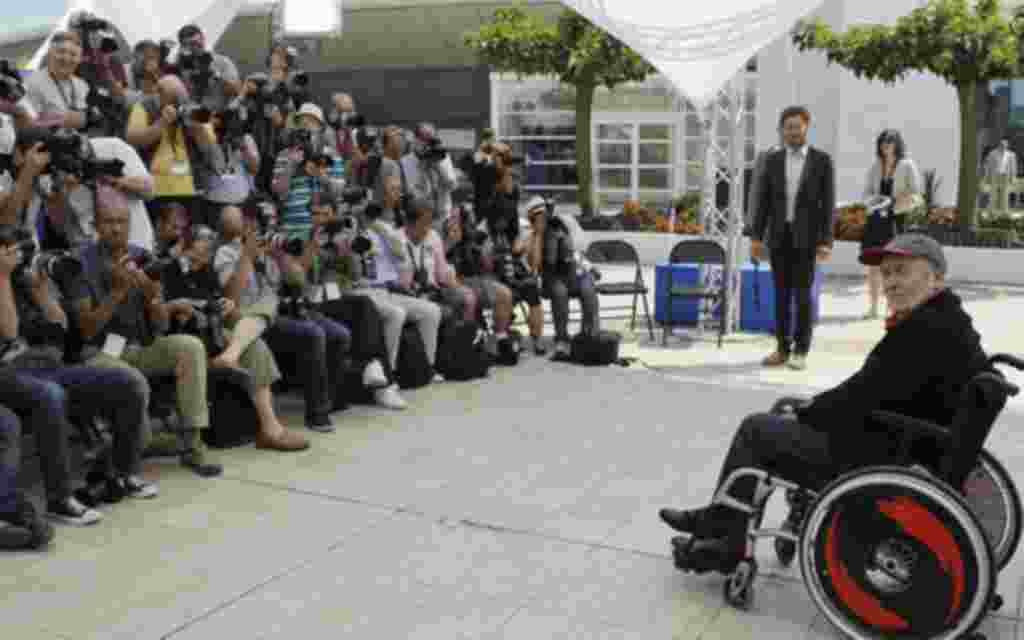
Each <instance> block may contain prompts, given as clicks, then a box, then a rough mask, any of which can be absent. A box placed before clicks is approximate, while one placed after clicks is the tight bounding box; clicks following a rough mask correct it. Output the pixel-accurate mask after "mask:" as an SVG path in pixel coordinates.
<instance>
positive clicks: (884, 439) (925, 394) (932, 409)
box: [797, 289, 988, 468]
mask: <svg viewBox="0 0 1024 640" xmlns="http://www.w3.org/2000/svg"><path fill="white" fill-rule="evenodd" d="M987 368H988V360H987V356H986V355H985V351H984V350H983V349H982V347H981V336H979V335H978V332H977V331H975V330H974V326H973V325H972V323H971V317H970V316H969V315H967V312H966V311H964V309H963V306H962V304H961V301H960V298H959V297H958V296H957V295H956V294H955V293H953V292H951V291H949V290H948V289H947V290H945V291H942V292H940V293H939V294H937V295H936V296H935V297H933V298H932V299H931V300H929V301H927V302H925V303H924V304H922V305H921V306H920V307H918V308H917V309H915V310H914V311H913V312H911V314H910V315H909V316H907V317H906V318H904V319H903V320H902V321H900V322H899V323H898V324H896V325H895V326H893V327H891V328H890V329H889V330H888V331H887V332H886V334H885V337H883V338H882V340H881V342H879V343H878V344H877V345H876V346H875V348H874V349H872V350H871V353H870V354H868V358H867V361H866V362H865V363H864V366H863V367H861V369H860V370H859V371H858V372H857V373H855V374H853V376H851V377H850V378H849V379H847V380H846V381H845V382H843V383H842V384H840V385H839V386H838V387H835V388H834V389H831V390H829V391H826V392H824V393H821V394H819V395H817V396H815V397H814V399H813V401H812V402H811V404H810V405H809V406H808V407H805V408H803V409H799V410H798V411H797V417H798V418H799V420H800V421H801V422H803V423H805V424H807V425H810V426H811V427H814V428H815V429H818V430H819V431H824V432H827V433H828V434H829V436H830V441H831V449H832V452H833V457H834V459H835V462H837V463H838V464H839V465H840V467H844V468H850V467H853V466H860V465H866V464H883V463H887V462H895V461H897V459H896V458H895V457H893V456H896V455H898V449H899V440H898V439H897V438H896V437H894V436H893V435H892V434H891V432H890V431H889V430H888V429H886V428H885V427H883V426H881V425H878V424H874V423H872V422H871V421H870V420H869V419H868V416H869V415H870V413H871V412H872V411H874V410H884V411H892V412H895V413H901V414H904V415H908V416H911V417H915V418H920V419H922V420H928V421H931V422H935V423H938V424H942V425H949V424H951V423H952V421H953V415H954V413H955V412H956V410H957V409H958V407H959V404H960V401H961V400H960V394H961V392H962V391H963V388H964V386H965V385H966V383H967V381H968V380H970V378H971V377H973V376H974V375H975V374H976V373H978V372H980V371H982V370H985V369H987Z"/></svg>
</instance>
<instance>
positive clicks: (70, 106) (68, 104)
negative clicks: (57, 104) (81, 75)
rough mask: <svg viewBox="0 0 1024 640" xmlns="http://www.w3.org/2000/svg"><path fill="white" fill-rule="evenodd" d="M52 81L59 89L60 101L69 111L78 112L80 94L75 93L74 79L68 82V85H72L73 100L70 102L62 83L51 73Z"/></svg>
mask: <svg viewBox="0 0 1024 640" xmlns="http://www.w3.org/2000/svg"><path fill="white" fill-rule="evenodd" d="M50 80H53V84H54V86H55V87H57V92H58V93H60V99H61V100H63V101H64V108H65V109H66V110H68V111H74V110H76V105H77V104H78V93H77V92H76V91H75V79H74V77H73V76H72V77H71V78H70V79H69V80H68V84H69V85H71V100H68V95H67V94H66V93H65V92H64V87H63V86H62V85H61V83H60V81H59V80H57V78H56V77H54V75H53V73H52V72H51V73H50Z"/></svg>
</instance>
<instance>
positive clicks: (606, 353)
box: [569, 331, 622, 366]
mask: <svg viewBox="0 0 1024 640" xmlns="http://www.w3.org/2000/svg"><path fill="white" fill-rule="evenodd" d="M621 341H622V335H621V334H619V333H617V332H615V331H598V332H597V333H596V334H594V335H590V334H584V333H578V334H576V335H575V336H573V339H572V343H571V344H570V348H569V360H570V361H572V362H575V363H577V364H582V365H585V366H605V365H609V364H615V363H617V362H619V342H621Z"/></svg>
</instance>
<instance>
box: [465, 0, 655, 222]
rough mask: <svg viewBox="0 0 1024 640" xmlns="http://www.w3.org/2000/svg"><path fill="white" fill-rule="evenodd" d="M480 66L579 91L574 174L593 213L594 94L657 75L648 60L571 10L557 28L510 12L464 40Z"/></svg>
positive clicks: (586, 208) (532, 16) (583, 202)
mask: <svg viewBox="0 0 1024 640" xmlns="http://www.w3.org/2000/svg"><path fill="white" fill-rule="evenodd" d="M465 42H466V45H467V46H469V47H471V48H473V49H474V50H476V51H477V53H478V55H479V56H480V60H481V62H483V63H484V64H488V65H490V66H491V67H493V68H494V69H496V70H498V71H502V72H512V73H516V74H518V75H519V76H520V77H523V76H529V75H556V76H558V78H559V79H560V80H561V81H562V82H563V83H565V84H569V85H573V86H574V87H575V88H576V91H575V94H576V105H575V106H576V168H577V173H578V175H579V203H580V206H581V208H582V210H583V212H584V215H589V214H591V213H592V212H593V210H594V202H593V188H592V174H593V171H592V166H593V165H592V162H591V149H590V148H591V114H592V111H593V105H594V92H595V90H596V89H597V87H599V86H601V85H604V86H606V87H608V88H609V89H613V88H614V87H615V86H617V85H620V84H622V83H625V82H641V81H643V80H644V79H645V78H647V76H648V75H650V74H651V73H654V72H655V69H654V67H652V66H651V65H650V64H649V63H648V62H647V61H646V60H644V59H643V58H641V57H640V56H639V55H638V54H637V53H636V52H634V51H633V50H632V49H630V48H629V47H627V46H626V45H624V44H622V42H620V41H619V40H617V39H616V38H614V37H613V36H611V35H609V34H608V33H607V32H605V31H603V30H602V29H600V28H598V27H596V26H594V25H593V24H591V23H590V22H589V21H588V20H587V19H586V18H584V17H583V16H581V15H579V14H578V13H576V12H575V11H572V10H571V9H565V10H564V11H563V12H562V14H561V16H560V17H559V19H558V23H557V24H551V23H550V22H547V21H546V20H544V19H543V18H542V17H540V16H538V15H535V14H531V13H528V12H526V11H525V10H523V9H522V8H520V7H507V8H502V9H498V10H497V11H495V12H494V18H493V19H492V20H491V22H489V23H487V24H485V25H483V26H481V27H480V29H479V30H478V31H476V32H473V33H468V34H466V36H465Z"/></svg>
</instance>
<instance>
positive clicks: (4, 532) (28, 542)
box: [0, 496, 53, 551]
mask: <svg viewBox="0 0 1024 640" xmlns="http://www.w3.org/2000/svg"><path fill="white" fill-rule="evenodd" d="M0 523H5V524H7V525H9V526H7V527H0V549H8V550H11V551H14V550H19V549H41V548H42V547H45V546H46V545H47V544H49V542H50V540H53V525H51V524H50V523H49V522H47V521H46V520H45V519H43V518H41V517H39V513H38V512H37V511H36V507H35V505H33V504H32V503H31V502H29V501H28V500H27V499H26V498H25V497H24V496H19V498H18V504H17V506H16V507H15V510H14V511H13V512H11V513H0Z"/></svg>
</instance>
